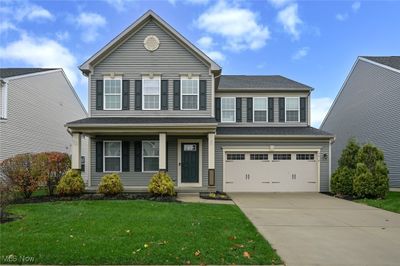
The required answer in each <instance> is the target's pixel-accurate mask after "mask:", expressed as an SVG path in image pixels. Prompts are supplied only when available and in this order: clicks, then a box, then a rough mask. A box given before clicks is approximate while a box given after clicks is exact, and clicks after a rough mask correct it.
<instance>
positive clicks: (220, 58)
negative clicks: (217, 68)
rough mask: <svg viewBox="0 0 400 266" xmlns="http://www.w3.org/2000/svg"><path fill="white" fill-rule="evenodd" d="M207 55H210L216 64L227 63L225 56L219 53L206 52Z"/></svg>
mask: <svg viewBox="0 0 400 266" xmlns="http://www.w3.org/2000/svg"><path fill="white" fill-rule="evenodd" d="M205 53H206V54H207V55H208V57H210V58H211V59H212V60H214V61H216V62H222V61H225V55H223V54H222V53H221V52H219V51H205Z"/></svg>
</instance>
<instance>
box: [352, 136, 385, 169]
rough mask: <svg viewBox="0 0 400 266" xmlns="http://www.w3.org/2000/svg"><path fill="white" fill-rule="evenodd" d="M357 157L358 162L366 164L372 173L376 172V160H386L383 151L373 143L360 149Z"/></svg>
mask: <svg viewBox="0 0 400 266" xmlns="http://www.w3.org/2000/svg"><path fill="white" fill-rule="evenodd" d="M357 157H358V162H359V163H363V164H365V165H366V166H367V168H368V169H369V170H370V171H371V173H374V172H375V166H376V162H377V161H383V160H384V156H383V152H382V151H381V150H380V149H378V148H377V147H376V146H375V145H373V144H371V143H368V144H365V145H364V146H363V147H362V148H361V149H360V150H359V151H358V155H357Z"/></svg>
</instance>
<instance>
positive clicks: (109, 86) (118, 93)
mask: <svg viewBox="0 0 400 266" xmlns="http://www.w3.org/2000/svg"><path fill="white" fill-rule="evenodd" d="M104 110H122V77H104Z"/></svg>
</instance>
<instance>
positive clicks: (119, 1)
mask: <svg viewBox="0 0 400 266" xmlns="http://www.w3.org/2000/svg"><path fill="white" fill-rule="evenodd" d="M105 1H106V2H107V4H109V5H110V6H112V7H113V8H115V9H116V10H117V11H118V12H122V11H126V10H127V8H128V5H129V4H131V3H133V2H135V0H105Z"/></svg>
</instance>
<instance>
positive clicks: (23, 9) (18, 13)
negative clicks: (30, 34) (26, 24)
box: [14, 3, 55, 21]
mask: <svg viewBox="0 0 400 266" xmlns="http://www.w3.org/2000/svg"><path fill="white" fill-rule="evenodd" d="M14 17H15V18H16V20H18V21H22V20H25V19H28V20H30V21H38V20H39V21H40V20H54V19H55V17H54V16H53V14H51V13H50V11H48V10H47V9H45V8H43V7H41V6H38V5H32V4H29V3H27V4H25V5H23V6H20V7H17V8H16V9H15V13H14Z"/></svg>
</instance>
